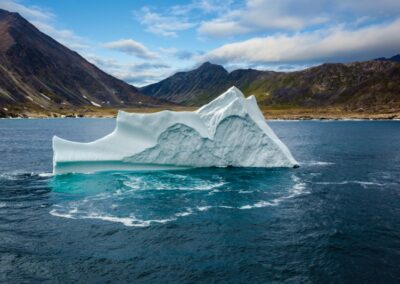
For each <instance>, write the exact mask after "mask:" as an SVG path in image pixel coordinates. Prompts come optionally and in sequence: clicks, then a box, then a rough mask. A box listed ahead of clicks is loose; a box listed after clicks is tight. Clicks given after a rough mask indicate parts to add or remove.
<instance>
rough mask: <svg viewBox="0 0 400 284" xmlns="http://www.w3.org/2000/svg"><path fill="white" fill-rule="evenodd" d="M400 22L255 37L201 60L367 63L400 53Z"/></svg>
mask: <svg viewBox="0 0 400 284" xmlns="http://www.w3.org/2000/svg"><path fill="white" fill-rule="evenodd" d="M399 30H400V18H399V19H397V20H394V21H392V22H389V23H385V24H376V25H370V26H367V27H362V28H358V29H351V30H350V29H346V28H345V26H336V27H333V28H330V29H327V30H317V31H311V32H300V33H295V34H278V35H271V36H266V37H255V38H252V39H249V40H245V41H240V42H234V43H230V44H226V45H223V46H221V47H219V48H216V49H214V50H212V51H210V52H208V53H207V54H206V55H204V56H200V57H198V58H197V59H198V60H200V61H205V60H210V61H214V62H218V63H234V62H248V63H260V62H264V63H296V62H299V63H302V62H325V61H349V60H365V59H371V58H374V57H380V56H385V55H392V54H396V53H398V52H399V50H400V33H399Z"/></svg>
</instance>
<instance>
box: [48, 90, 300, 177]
mask: <svg viewBox="0 0 400 284" xmlns="http://www.w3.org/2000/svg"><path fill="white" fill-rule="evenodd" d="M53 152H54V155H53V173H54V174H65V173H71V172H78V173H89V172H94V171H104V170H163V169H186V168H195V167H229V166H231V167H297V166H298V163H297V162H296V160H295V159H294V158H293V156H292V154H291V153H290V151H289V149H288V148H287V147H286V145H285V144H284V143H283V142H282V141H281V140H280V139H279V138H278V137H277V136H276V134H275V133H274V132H273V130H272V129H271V128H270V127H269V126H268V124H267V122H266V120H265V118H264V116H263V114H262V112H261V111H260V109H259V107H258V105H257V102H256V99H255V97H254V96H250V97H248V98H246V97H245V96H244V95H243V93H242V92H241V91H240V90H239V89H237V88H236V87H231V88H230V89H228V90H227V91H226V92H224V93H223V94H221V95H220V96H219V97H217V98H216V99H214V100H213V101H211V102H210V103H208V104H206V105H204V106H203V107H201V108H199V109H198V110H196V111H192V112H191V111H182V112H175V111H168V110H165V111H160V112H157V113H127V112H124V111H119V112H118V115H117V120H116V127H115V129H114V131H113V132H112V133H111V134H109V135H107V136H105V137H103V138H100V139H98V140H95V141H93V142H89V143H78V142H72V141H68V140H64V139H61V138H59V137H57V136H54V137H53Z"/></svg>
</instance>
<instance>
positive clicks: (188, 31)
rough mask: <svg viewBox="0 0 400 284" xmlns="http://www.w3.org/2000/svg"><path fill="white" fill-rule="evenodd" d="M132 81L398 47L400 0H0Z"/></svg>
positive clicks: (305, 63)
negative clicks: (204, 67) (205, 66)
mask: <svg viewBox="0 0 400 284" xmlns="http://www.w3.org/2000/svg"><path fill="white" fill-rule="evenodd" d="M0 8H2V9H5V10H8V11H12V12H18V13H20V14H21V15H22V16H23V17H25V18H26V19H27V20H29V21H30V22H31V23H33V24H34V25H35V26H36V27H37V28H38V29H39V30H41V31H43V32H44V33H46V34H48V35H50V36H51V37H53V38H54V39H56V40H57V41H59V42H61V43H62V44H64V45H66V46H67V47H69V48H71V49H73V50H75V51H77V52H78V53H80V54H81V55H82V56H83V57H85V58H86V59H87V60H89V61H90V62H92V63H94V64H96V65H97V66H98V67H100V68H101V69H103V70H104V71H106V72H108V73H110V74H111V75H113V76H115V77H118V78H120V79H122V80H124V81H126V82H128V83H130V84H133V85H135V86H144V85H147V84H150V83H154V82H157V81H159V80H161V79H164V78H165V77H167V76H170V75H172V74H174V73H175V72H177V71H185V70H190V69H193V68H195V67H197V66H199V65H200V64H201V63H203V62H206V61H209V62H212V63H216V64H221V65H223V66H224V67H225V68H226V69H227V70H228V71H232V70H234V69H238V68H256V69H260V70H275V71H293V70H300V69H304V68H307V67H310V66H314V65H318V64H321V63H324V62H351V61H360V60H368V59H372V58H377V57H382V56H385V57H388V56H389V57H390V56H392V55H395V54H398V53H400V0H380V1H377V0H373V1H372V0H335V1H331V0H319V1H317V0H225V1H218V0H187V1H179V0H171V1H165V0H164V1H162V0H150V1H144V0H131V1H128V0H118V1H117V0H114V1H111V0H107V1H106V0H97V1H95V0H85V1H82V0H58V1H54V0H0Z"/></svg>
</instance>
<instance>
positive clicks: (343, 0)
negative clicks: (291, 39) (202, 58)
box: [197, 0, 400, 37]
mask: <svg viewBox="0 0 400 284" xmlns="http://www.w3.org/2000/svg"><path fill="white" fill-rule="evenodd" d="M399 13H400V1H399V0H382V1H379V2H378V1H376V0H335V1H332V0H319V1H314V0H246V1H245V4H244V5H242V6H241V7H236V8H232V9H230V11H229V12H228V13H224V14H220V15H218V16H217V17H214V18H211V19H208V20H205V21H203V22H202V24H201V25H200V26H199V27H198V29H197V31H198V33H199V34H200V35H201V36H203V37H204V36H206V37H231V36H234V35H242V34H249V33H256V32H299V31H301V30H304V29H306V28H310V27H316V26H318V25H321V24H329V25H334V24H337V23H340V22H350V21H354V19H356V18H360V19H361V18H364V19H366V18H368V19H373V18H379V19H381V20H382V19H383V20H390V19H393V17H397V16H398V15H399Z"/></svg>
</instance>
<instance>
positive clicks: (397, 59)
mask: <svg viewBox="0 0 400 284" xmlns="http://www.w3.org/2000/svg"><path fill="white" fill-rule="evenodd" d="M374 60H375V61H393V62H400V54H396V55H394V56H392V57H379V58H376V59H374Z"/></svg>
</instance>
